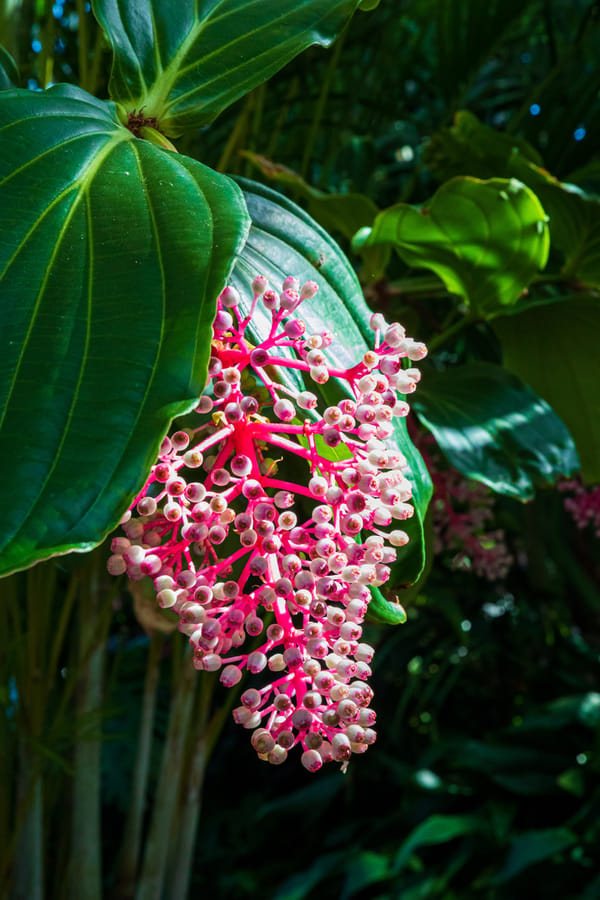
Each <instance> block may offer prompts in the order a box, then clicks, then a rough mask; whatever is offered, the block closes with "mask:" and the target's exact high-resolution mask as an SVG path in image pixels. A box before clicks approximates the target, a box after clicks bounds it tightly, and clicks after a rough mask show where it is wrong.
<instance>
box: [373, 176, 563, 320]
mask: <svg viewBox="0 0 600 900" xmlns="http://www.w3.org/2000/svg"><path fill="white" fill-rule="evenodd" d="M378 244H392V245H393V246H394V247H395V249H396V250H397V252H398V254H399V255H400V256H401V257H402V259H403V260H404V262H405V263H407V264H408V265H410V266H418V267H422V268H426V269H431V270H432V271H433V272H435V273H436V274H437V275H439V277H440V278H441V279H442V281H443V282H444V284H445V285H446V288H447V289H448V291H450V292H451V293H453V294H458V295H459V296H461V297H462V298H463V299H464V300H465V302H466V303H468V304H469V305H470V307H471V309H472V310H473V312H474V313H475V314H476V315H480V316H486V317H488V318H491V317H492V316H495V315H498V314H500V313H502V312H503V308H505V307H508V306H511V305H512V304H514V303H516V302H517V300H518V299H519V296H520V295H521V294H522V292H523V290H524V289H525V288H527V286H528V285H529V283H530V282H531V280H532V278H533V277H534V276H535V275H536V274H537V272H538V271H539V270H540V269H542V268H543V267H544V266H545V265H546V261H547V258H548V249H549V239H548V228H547V225H546V216H545V213H544V210H543V208H542V206H541V204H540V202H539V200H538V199H537V197H536V196H535V194H534V193H533V192H532V191H530V190H529V188H527V187H525V185H523V184H522V183H521V182H520V181H517V180H516V179H500V178H492V179H490V180H489V181H480V180H479V179H477V178H469V177H464V178H463V177H457V178H453V179H452V180H451V181H448V182H447V183H446V184H444V185H442V187H441V188H439V190H438V191H436V193H435V194H434V196H433V197H432V199H431V201H430V202H429V203H428V204H426V205H425V206H424V207H422V208H420V209H417V208H416V207H412V206H409V205H408V204H406V203H398V204H397V205H396V206H391V207H390V208H389V209H386V210H384V211H383V212H381V213H380V214H379V215H378V216H377V217H376V219H375V221H374V223H373V226H372V228H370V229H363V230H361V231H359V232H358V234H357V236H356V238H355V247H356V248H357V249H359V250H361V249H363V248H364V247H368V246H377V245H378Z"/></svg>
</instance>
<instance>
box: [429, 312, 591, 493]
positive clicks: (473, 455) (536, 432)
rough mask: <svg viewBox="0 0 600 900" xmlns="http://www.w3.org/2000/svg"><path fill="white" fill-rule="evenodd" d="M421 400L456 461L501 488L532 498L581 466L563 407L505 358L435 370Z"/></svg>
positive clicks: (443, 447)
mask: <svg viewBox="0 0 600 900" xmlns="http://www.w3.org/2000/svg"><path fill="white" fill-rule="evenodd" d="M512 321H513V320H512V319H511V322H512ZM413 407H414V409H415V411H416V412H417V413H418V415H419V420H420V421H421V422H422V423H423V424H424V425H425V427H426V428H427V429H428V430H429V431H430V432H431V433H432V434H433V436H434V437H435V439H436V442H437V445H438V447H439V448H440V450H441V451H442V452H443V453H444V455H445V456H446V459H447V460H448V462H449V463H450V465H451V466H453V467H454V468H455V469H458V471H459V472H462V473H463V475H465V476H466V477H467V478H474V479H475V480H476V481H481V482H482V483H483V484H487V485H488V487H490V488H491V489H492V490H493V491H497V492H498V493H500V494H506V495H508V496H512V497H516V498H517V499H519V500H531V498H532V497H533V496H534V494H535V491H536V489H537V488H542V487H551V486H552V485H553V484H554V483H555V482H556V481H557V479H558V478H560V476H561V475H567V476H568V475H573V474H574V473H575V472H577V471H578V469H579V460H578V458H577V453H576V452H575V447H574V444H573V440H572V438H571V435H570V433H569V432H568V431H567V429H566V427H565V426H564V425H563V423H562V422H561V420H560V419H559V418H558V416H557V415H556V413H555V412H554V411H553V410H552V408H551V407H550V406H549V405H548V404H547V403H546V402H545V401H544V400H541V399H540V397H538V396H537V395H536V394H534V393H533V391H532V390H531V389H530V388H528V387H527V386H526V385H524V384H523V383H522V382H521V381H519V379H518V378H515V377H514V375H510V374H509V373H508V372H507V371H506V370H505V369H503V368H502V367H501V366H496V365H492V364H490V363H469V364H467V365H465V366H456V367H453V368H451V369H448V370H447V371H445V372H440V373H437V374H430V375H429V376H428V377H427V379H426V381H425V383H424V384H423V385H422V386H420V387H419V390H418V393H417V394H416V395H415V398H414V401H413Z"/></svg>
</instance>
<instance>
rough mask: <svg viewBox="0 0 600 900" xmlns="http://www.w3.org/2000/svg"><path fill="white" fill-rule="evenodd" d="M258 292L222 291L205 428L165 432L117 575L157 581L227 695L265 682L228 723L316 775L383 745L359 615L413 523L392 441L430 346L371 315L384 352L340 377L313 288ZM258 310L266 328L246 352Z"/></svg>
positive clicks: (260, 280) (196, 653)
mask: <svg viewBox="0 0 600 900" xmlns="http://www.w3.org/2000/svg"><path fill="white" fill-rule="evenodd" d="M252 288H253V297H252V300H251V304H250V307H249V311H248V312H247V314H246V315H244V314H243V313H242V311H241V309H240V296H239V294H238V292H237V291H236V290H235V289H234V288H232V287H227V288H225V290H224V291H223V292H222V293H221V295H220V297H219V300H218V306H217V315H216V318H215V322H214V326H213V342H212V355H211V359H210V362H209V370H208V371H209V381H208V384H207V386H206V388H205V390H204V392H203V394H202V396H201V397H200V399H199V402H198V404H197V407H196V413H197V416H198V423H197V424H195V425H194V426H193V427H190V428H186V429H185V430H180V431H177V432H175V433H174V434H173V435H171V437H165V439H164V440H163V442H162V445H161V448H160V455H159V459H158V461H157V463H156V465H155V466H154V467H153V469H152V471H151V474H150V476H149V478H148V480H147V482H146V484H145V485H144V488H143V490H142V491H141V493H140V494H139V496H138V497H137V498H136V500H135V501H134V503H133V504H132V507H131V510H130V512H129V513H128V514H127V516H126V517H125V520H124V523H123V530H124V533H125V536H124V537H117V538H115V539H114V540H113V543H112V551H113V555H112V556H111V557H110V559H109V561H108V569H109V571H110V572H111V573H112V574H115V575H118V574H122V573H124V572H126V573H127V575H128V576H129V577H130V578H132V579H141V578H143V577H145V576H149V577H150V578H152V579H153V581H154V586H155V588H156V592H157V600H158V603H159V604H160V605H161V606H163V607H168V608H170V609H172V610H174V611H175V612H176V613H177V615H178V617H179V629H180V631H182V632H184V633H185V634H187V635H188V637H189V640H190V643H191V645H192V648H193V661H194V665H195V667H196V668H197V669H200V670H207V671H211V672H216V671H219V672H220V679H221V681H222V683H223V684H224V685H225V686H227V687H233V686H234V685H237V684H238V683H239V682H240V681H241V679H242V676H243V673H244V671H246V672H248V673H250V674H251V675H254V676H257V681H256V687H249V688H247V689H246V690H244V692H243V693H242V695H241V705H240V706H239V707H238V708H237V709H235V710H234V712H233V716H234V719H235V721H236V722H237V723H239V724H240V725H242V726H243V727H245V728H247V729H250V730H252V740H251V742H252V745H253V747H254V749H255V750H256V751H257V753H258V755H259V756H260V758H261V759H265V760H267V761H268V762H270V763H274V764H279V763H281V762H283V761H284V760H285V759H286V757H287V754H288V751H289V750H290V749H291V748H292V747H293V746H294V745H297V744H299V745H300V746H301V749H302V756H301V760H302V764H303V765H304V766H305V767H306V768H307V769H308V770H309V771H311V772H314V771H317V770H318V769H319V768H320V767H321V766H322V765H323V763H325V762H330V761H332V760H335V761H339V762H341V763H342V765H343V766H345V765H347V761H348V759H349V758H350V756H351V754H352V753H362V752H364V751H365V750H366V749H367V748H368V746H369V745H370V744H372V743H373V742H374V740H375V736H376V735H375V731H374V730H373V725H374V723H375V712H374V710H373V709H372V708H371V705H370V704H371V699H372V697H373V691H372V690H371V688H370V687H369V686H368V685H367V683H366V680H367V679H368V677H369V675H370V674H371V669H370V666H369V663H370V662H371V659H372V656H373V648H372V647H371V646H369V645H368V644H367V643H365V642H364V641H363V640H362V622H363V620H364V617H365V614H366V612H367V608H368V604H369V600H370V596H371V594H370V590H369V589H370V587H371V586H379V585H383V584H384V583H385V582H386V581H387V580H388V578H389V576H390V564H391V563H392V562H393V561H394V559H395V558H396V549H395V548H396V547H400V546H402V545H403V544H405V543H406V541H407V540H408V536H407V534H406V532H405V531H403V530H401V529H399V528H396V527H395V524H396V523H397V522H401V521H402V520H404V519H407V518H408V517H409V516H411V515H412V514H413V507H412V506H411V504H410V502H409V501H410V498H411V485H410V482H409V480H408V479H407V477H406V469H407V463H406V459H405V458H404V456H403V454H402V453H400V452H399V451H398V450H396V449H394V448H393V447H390V446H388V443H386V442H387V441H388V439H389V438H390V437H391V436H392V433H393V424H392V419H393V417H394V416H406V414H407V412H408V405H407V403H406V402H405V400H404V399H403V397H401V396H399V395H405V394H408V393H411V392H412V391H413V390H414V389H415V387H416V384H417V382H418V380H419V377H420V373H419V371H418V370H417V369H416V368H414V367H413V366H412V365H411V363H412V362H413V361H416V360H419V359H422V358H423V357H424V356H425V354H426V348H425V346H424V344H421V343H417V342H416V341H414V340H412V339H411V338H408V337H406V335H405V332H404V329H403V328H402V327H401V326H400V325H398V324H392V325H388V324H387V323H386V322H385V320H384V318H383V317H382V316H381V315H378V314H376V315H373V316H372V317H371V327H372V329H373V331H374V337H375V341H374V343H375V349H374V350H369V351H367V352H366V353H365V354H364V356H363V358H362V359H361V360H359V361H358V362H357V364H356V365H354V366H353V367H352V368H350V369H347V370H342V369H337V368H335V367H334V366H332V365H330V363H329V362H328V359H327V348H328V347H329V346H330V344H331V343H332V336H331V334H330V333H328V332H327V331H322V332H320V333H314V334H309V333H307V329H306V324H305V322H304V321H303V320H302V319H301V318H299V317H298V315H297V311H298V308H299V307H300V305H301V304H302V302H303V301H305V300H308V299H310V298H312V297H314V296H315V294H316V293H317V290H318V287H317V285H316V284H315V283H314V282H310V281H309V282H306V283H305V284H304V285H302V287H300V285H299V283H298V281H297V280H296V279H294V278H292V277H288V278H286V280H285V282H284V283H283V290H282V291H281V292H276V291H274V290H272V289H270V288H269V285H268V283H267V281H266V279H265V278H264V277H263V276H257V277H256V278H255V279H254V281H253V283H252ZM259 303H260V304H262V306H263V308H264V310H266V311H267V314H268V316H269V317H270V321H271V327H270V330H269V334H268V337H266V339H265V340H263V341H262V342H261V343H260V344H259V345H258V346H254V345H253V344H252V343H251V341H250V339H249V337H248V326H249V323H250V322H251V321H252V318H253V316H254V315H255V312H256V310H257V304H259ZM330 378H335V379H336V380H337V381H336V384H337V385H338V386H339V385H342V386H343V388H344V390H345V392H346V396H345V397H344V398H343V399H340V400H339V402H337V403H335V404H333V405H331V406H329V407H327V408H326V409H325V410H324V411H323V412H322V413H321V412H319V411H318V398H317V395H316V394H315V393H313V392H312V391H310V390H306V389H305V388H306V385H309V386H312V385H311V382H312V383H314V384H315V385H318V386H321V385H324V384H325V383H326V382H327V381H328V380H329V379H330ZM302 379H304V381H303V380H302Z"/></svg>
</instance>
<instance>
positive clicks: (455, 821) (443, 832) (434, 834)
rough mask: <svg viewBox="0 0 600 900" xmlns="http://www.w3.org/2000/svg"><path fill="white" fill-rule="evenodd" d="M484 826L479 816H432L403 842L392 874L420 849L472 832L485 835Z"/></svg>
mask: <svg viewBox="0 0 600 900" xmlns="http://www.w3.org/2000/svg"><path fill="white" fill-rule="evenodd" d="M486 830H487V829H486V824H485V822H484V820H483V819H481V818H480V817H479V816H467V815H465V816H452V815H433V816H429V818H428V819H425V821H424V822H421V823H420V825H417V827H416V828H414V829H413V831H411V833H410V834H409V836H408V837H407V839H406V840H405V841H404V843H403V844H402V846H401V847H400V849H399V850H398V852H397V853H396V856H395V857H394V861H393V863H392V873H393V874H394V875H397V874H398V873H399V872H400V871H401V870H402V869H403V868H404V867H405V866H406V864H407V863H408V862H409V860H410V858H411V856H412V855H413V853H414V852H415V850H418V849H419V848H420V847H431V846H434V845H436V844H445V843H447V841H453V840H455V839H456V838H458V837H463V836H464V835H466V834H472V833H473V832H479V833H482V832H483V833H485V831H486Z"/></svg>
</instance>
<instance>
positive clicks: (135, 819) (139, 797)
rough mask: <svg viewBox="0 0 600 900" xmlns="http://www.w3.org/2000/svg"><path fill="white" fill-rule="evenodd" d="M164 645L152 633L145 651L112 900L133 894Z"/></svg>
mask: <svg viewBox="0 0 600 900" xmlns="http://www.w3.org/2000/svg"><path fill="white" fill-rule="evenodd" d="M163 644H164V638H163V635H162V634H160V633H159V632H154V633H153V634H152V637H151V639H150V647H149V651H148V663H147V666H146V678H145V682H144V698H143V701H142V716H141V720H140V730H139V737H138V746H137V755H136V759H135V769H134V772H133V785H132V789H131V800H130V804H129V812H128V814H127V822H126V824H125V831H124V836H123V842H122V844H121V852H120V855H119V862H118V864H117V871H116V876H115V886H114V890H113V897H114V898H115V900H125V898H129V897H133V896H134V894H135V883H136V875H137V867H138V859H139V855H140V843H141V838H142V825H143V821H144V811H145V807H146V791H147V787H148V772H149V769H150V751H151V749H152V732H153V726H154V711H155V708H156V689H157V687H158V676H159V674H160V659H161V654H162V649H163Z"/></svg>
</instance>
